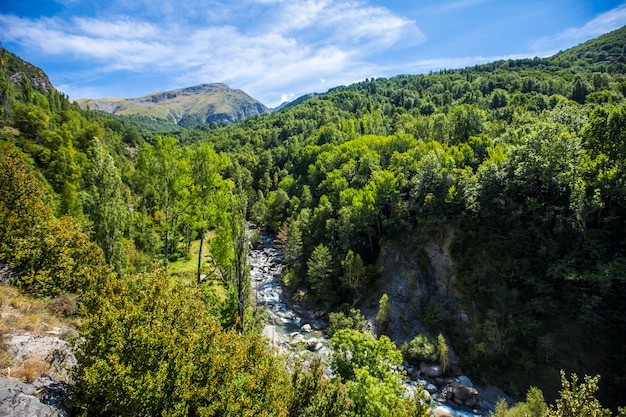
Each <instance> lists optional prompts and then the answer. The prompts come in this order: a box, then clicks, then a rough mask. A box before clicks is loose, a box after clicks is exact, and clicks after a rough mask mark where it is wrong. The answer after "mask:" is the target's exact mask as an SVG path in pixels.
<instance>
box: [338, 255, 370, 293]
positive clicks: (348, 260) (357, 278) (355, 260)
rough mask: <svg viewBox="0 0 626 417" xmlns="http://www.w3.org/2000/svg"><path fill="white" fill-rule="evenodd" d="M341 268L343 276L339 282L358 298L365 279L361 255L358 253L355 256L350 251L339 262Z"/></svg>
mask: <svg viewBox="0 0 626 417" xmlns="http://www.w3.org/2000/svg"><path fill="white" fill-rule="evenodd" d="M341 267H342V269H343V275H342V276H341V277H340V278H339V280H340V281H341V283H342V284H343V285H344V286H345V287H346V288H348V289H350V290H352V291H354V292H355V294H356V295H357V297H359V295H360V293H361V291H362V290H363V288H362V287H363V284H365V280H366V278H367V275H366V271H365V265H364V264H363V259H361V255H359V254H358V253H357V254H356V255H355V254H354V252H352V250H349V251H348V254H347V255H346V257H345V259H344V260H343V261H341Z"/></svg>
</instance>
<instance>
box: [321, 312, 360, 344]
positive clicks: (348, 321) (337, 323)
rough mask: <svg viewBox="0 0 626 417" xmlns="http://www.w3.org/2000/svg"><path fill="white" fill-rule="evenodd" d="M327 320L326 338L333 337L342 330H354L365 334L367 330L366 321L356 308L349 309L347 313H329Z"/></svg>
mask: <svg viewBox="0 0 626 417" xmlns="http://www.w3.org/2000/svg"><path fill="white" fill-rule="evenodd" d="M328 319H329V322H328V329H327V330H326V333H328V337H333V335H334V334H335V333H336V332H337V331H339V330H342V329H354V330H358V331H361V332H365V331H367V328H368V324H367V320H365V317H363V314H361V310H359V309H356V308H351V309H350V310H349V311H348V312H347V313H344V312H341V311H339V312H336V313H330V314H329V315H328Z"/></svg>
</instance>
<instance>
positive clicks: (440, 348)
mask: <svg viewBox="0 0 626 417" xmlns="http://www.w3.org/2000/svg"><path fill="white" fill-rule="evenodd" d="M437 357H438V358H439V365H441V369H442V371H443V373H446V370H447V369H448V365H449V364H450V356H449V348H448V344H447V343H446V338H445V337H443V335H442V334H441V333H439V336H437Z"/></svg>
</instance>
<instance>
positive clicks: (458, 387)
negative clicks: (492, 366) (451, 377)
mask: <svg viewBox="0 0 626 417" xmlns="http://www.w3.org/2000/svg"><path fill="white" fill-rule="evenodd" d="M477 397H478V390H477V389H476V388H474V387H470V386H468V385H464V384H459V383H458V382H455V383H453V384H452V385H450V388H449V389H448V391H447V398H448V399H449V400H452V401H454V402H455V403H457V404H459V405H468V406H473V405H476V398H477Z"/></svg>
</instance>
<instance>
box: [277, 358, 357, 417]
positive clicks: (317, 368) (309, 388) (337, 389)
mask: <svg viewBox="0 0 626 417" xmlns="http://www.w3.org/2000/svg"><path fill="white" fill-rule="evenodd" d="M291 384H292V387H293V393H294V395H293V400H292V402H291V405H290V407H289V416H290V417H343V416H349V415H352V414H350V410H351V409H352V406H353V402H352V400H351V399H350V397H349V396H348V392H347V390H346V386H345V385H344V384H343V383H341V381H340V380H339V379H337V378H332V379H328V378H327V377H326V376H325V375H324V366H323V363H322V360H321V358H319V357H315V358H314V359H313V361H312V363H311V364H310V365H309V367H308V369H305V368H304V365H303V364H302V363H299V364H298V365H297V366H296V369H294V370H293V372H292V377H291Z"/></svg>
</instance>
